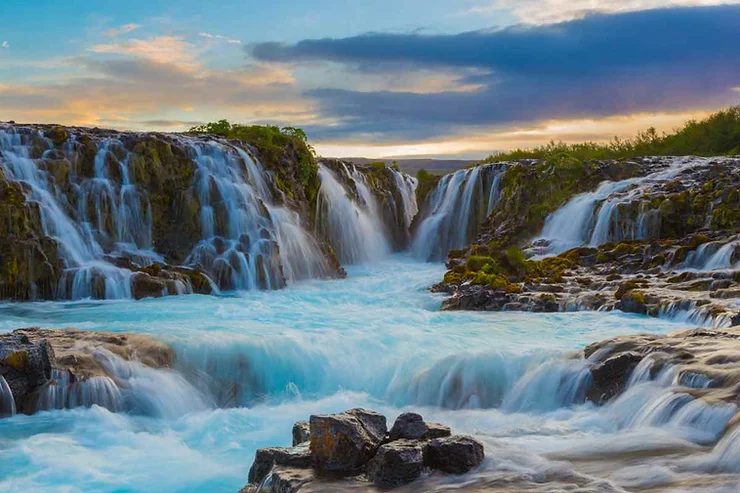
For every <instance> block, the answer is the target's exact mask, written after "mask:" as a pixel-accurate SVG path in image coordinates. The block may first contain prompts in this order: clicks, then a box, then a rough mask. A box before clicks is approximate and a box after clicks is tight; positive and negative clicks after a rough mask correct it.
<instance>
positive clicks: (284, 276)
mask: <svg viewBox="0 0 740 493" xmlns="http://www.w3.org/2000/svg"><path fill="white" fill-rule="evenodd" d="M185 145H186V146H187V148H188V150H189V152H190V153H191V155H192V157H193V160H194V162H195V163H196V166H197V170H196V173H195V180H194V184H193V187H194V188H195V189H196V190H197V194H198V198H199V201H200V204H201V210H200V223H201V230H202V232H203V239H202V241H201V242H200V243H199V244H198V245H196V246H195V248H194V249H193V251H192V252H191V254H190V255H189V256H188V258H187V259H186V261H185V262H186V264H189V265H193V266H201V267H203V268H204V269H205V270H206V272H208V273H209V275H210V276H211V278H212V279H214V281H215V282H216V283H217V284H218V285H219V287H220V288H222V289H223V288H225V289H243V290H249V289H255V288H260V289H277V288H281V287H283V286H284V285H285V282H286V280H287V281H294V280H297V279H305V278H310V277H323V276H326V275H327V273H328V270H329V269H328V267H327V265H326V263H325V261H324V260H323V256H322V254H321V252H320V249H319V246H318V244H317V243H316V241H315V240H314V239H313V238H311V237H310V235H308V234H307V233H306V232H305V231H304V230H303V229H302V228H301V226H300V220H299V216H298V214H297V213H295V212H293V211H289V210H287V209H285V208H282V207H277V206H275V205H273V204H272V199H271V194H270V189H269V187H268V186H267V183H266V182H265V171H264V170H263V169H262V168H261V166H260V165H259V163H258V162H257V161H256V160H254V159H253V158H252V156H251V155H249V154H248V153H247V152H246V151H244V150H243V149H239V148H235V147H231V146H227V145H225V144H222V143H219V142H205V143H203V142H187V141H186V142H185Z"/></svg>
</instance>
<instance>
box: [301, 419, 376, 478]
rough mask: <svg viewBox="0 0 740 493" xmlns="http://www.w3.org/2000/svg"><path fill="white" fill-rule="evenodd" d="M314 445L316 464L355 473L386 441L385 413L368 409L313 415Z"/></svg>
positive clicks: (312, 436)
mask: <svg viewBox="0 0 740 493" xmlns="http://www.w3.org/2000/svg"><path fill="white" fill-rule="evenodd" d="M309 423H310V434H311V438H310V444H311V452H312V453H313V454H314V458H315V460H316V465H317V466H318V467H320V468H321V469H325V470H327V471H339V472H354V471H357V470H358V469H360V468H361V467H362V466H363V465H365V463H367V462H368V461H369V460H370V459H372V458H373V456H374V455H375V453H376V452H377V450H378V447H379V446H380V444H381V443H382V442H383V441H384V440H385V438H386V433H387V427H386V421H385V416H383V415H381V414H378V413H375V412H372V411H366V410H364V409H351V410H349V411H345V412H343V413H340V414H328V415H316V416H311V419H310V421H309Z"/></svg>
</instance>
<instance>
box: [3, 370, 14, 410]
mask: <svg viewBox="0 0 740 493" xmlns="http://www.w3.org/2000/svg"><path fill="white" fill-rule="evenodd" d="M14 414H15V399H14V398H13V392H12V391H11V390H10V386H9V385H8V382H6V381H5V377H3V376H2V375H0V418H4V417H7V416H13V415H14Z"/></svg>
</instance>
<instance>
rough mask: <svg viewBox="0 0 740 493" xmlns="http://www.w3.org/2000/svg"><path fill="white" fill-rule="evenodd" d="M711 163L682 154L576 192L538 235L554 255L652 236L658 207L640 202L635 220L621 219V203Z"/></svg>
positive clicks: (633, 200)
mask: <svg viewBox="0 0 740 493" xmlns="http://www.w3.org/2000/svg"><path fill="white" fill-rule="evenodd" d="M709 163H710V161H709V160H707V159H703V158H679V159H674V160H673V161H671V162H670V163H669V166H668V167H667V168H663V169H661V170H659V171H656V172H653V173H651V174H649V175H647V176H645V177H639V178H628V179H626V180H622V181H618V182H610V181H606V182H603V183H602V184H601V185H599V187H598V188H597V189H596V190H595V191H592V192H586V193H582V194H579V195H576V196H575V197H573V198H572V199H570V200H569V201H568V202H567V203H566V204H565V205H564V206H562V207H561V208H560V209H558V210H557V211H555V212H553V213H552V214H550V215H549V216H548V217H547V219H546V222H545V226H544V228H543V230H542V233H540V235H539V237H538V239H541V240H547V241H548V242H549V244H550V246H549V250H548V253H550V254H553V255H557V254H559V253H562V252H564V251H566V250H569V249H571V248H575V247H579V246H584V245H590V246H598V245H602V244H604V243H607V242H610V241H622V240H642V239H649V238H651V237H653V236H655V235H656V234H657V232H658V231H659V229H660V222H659V221H660V216H659V214H658V211H656V210H654V209H648V208H647V207H646V206H645V204H640V208H639V212H638V214H637V218H636V220H635V221H626V220H625V221H621V220H620V206H622V205H624V204H630V203H632V202H635V201H636V200H639V198H640V197H641V196H643V195H644V194H645V193H646V192H647V191H648V190H649V189H651V188H654V187H659V186H661V185H662V184H664V183H666V182H669V181H672V180H674V179H675V178H676V177H677V176H678V175H679V174H681V173H682V172H684V171H686V170H687V169H691V168H696V167H702V166H707V165H708V164H709Z"/></svg>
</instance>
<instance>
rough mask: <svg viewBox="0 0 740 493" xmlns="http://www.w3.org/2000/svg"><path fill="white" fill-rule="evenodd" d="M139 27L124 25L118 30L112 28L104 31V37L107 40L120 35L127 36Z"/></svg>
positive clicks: (136, 25) (137, 25)
mask: <svg viewBox="0 0 740 493" xmlns="http://www.w3.org/2000/svg"><path fill="white" fill-rule="evenodd" d="M140 27H141V26H140V25H139V24H133V23H132V24H124V25H122V26H121V27H119V28H117V29H116V28H113V29H108V30H107V31H105V35H106V36H108V37H109V38H115V37H116V36H119V35H121V34H128V33H130V32H131V31H135V30H136V29H139V28H140Z"/></svg>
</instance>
